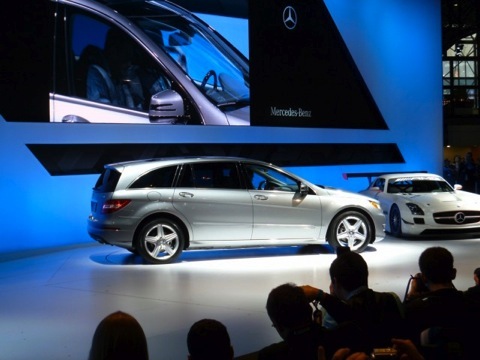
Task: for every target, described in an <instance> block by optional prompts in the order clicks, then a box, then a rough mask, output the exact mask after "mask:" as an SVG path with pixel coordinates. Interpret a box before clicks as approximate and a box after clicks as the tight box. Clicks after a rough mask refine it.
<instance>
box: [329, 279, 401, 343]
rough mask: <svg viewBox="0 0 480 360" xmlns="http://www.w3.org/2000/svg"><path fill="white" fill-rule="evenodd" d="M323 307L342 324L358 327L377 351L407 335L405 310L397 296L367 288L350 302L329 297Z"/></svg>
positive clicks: (350, 299)
mask: <svg viewBox="0 0 480 360" xmlns="http://www.w3.org/2000/svg"><path fill="white" fill-rule="evenodd" d="M321 305H322V306H323V307H324V308H325V310H326V311H327V312H328V314H329V315H330V316H331V317H332V318H333V319H334V320H335V321H336V322H337V323H338V324H341V323H343V322H348V321H352V322H354V323H355V324H357V325H358V326H359V327H360V328H361V329H363V330H364V331H365V333H366V334H368V336H369V337H370V341H371V343H372V344H373V346H374V347H377V348H381V347H390V346H391V345H392V341H391V339H392V338H393V337H402V336H403V334H404V318H403V307H402V304H401V302H400V300H399V298H398V296H396V295H394V294H393V293H389V292H377V291H373V290H372V289H368V288H365V290H363V291H360V292H358V293H357V294H355V295H353V296H352V297H350V298H349V299H348V300H347V301H342V300H340V299H338V298H337V297H335V296H332V295H329V294H325V297H324V299H323V300H322V302H321Z"/></svg>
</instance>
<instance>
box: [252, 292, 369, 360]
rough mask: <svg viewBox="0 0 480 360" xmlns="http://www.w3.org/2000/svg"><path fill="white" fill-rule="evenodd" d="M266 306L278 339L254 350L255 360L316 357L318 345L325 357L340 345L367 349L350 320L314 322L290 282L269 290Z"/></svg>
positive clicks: (305, 301) (307, 305)
mask: <svg viewBox="0 0 480 360" xmlns="http://www.w3.org/2000/svg"><path fill="white" fill-rule="evenodd" d="M266 309H267V314H268V316H269V318H270V320H271V321H272V326H273V327H274V328H275V330H276V331H277V332H278V334H279V335H280V337H281V338H282V341H281V342H278V343H274V344H271V345H268V346H266V347H264V348H263V349H261V350H260V351H258V354H257V358H258V360H298V359H302V360H317V353H318V347H319V346H321V347H322V348H323V349H324V353H325V355H326V356H327V358H328V359H330V358H332V356H333V354H334V353H335V351H337V350H338V349H340V348H349V349H352V350H353V351H354V352H357V351H360V352H366V353H369V352H370V351H371V348H370V347H369V345H368V341H366V337H365V334H364V332H363V331H362V330H361V329H360V328H359V327H358V326H356V325H355V324H354V323H344V324H341V325H339V326H338V327H337V328H335V329H326V328H324V327H323V326H321V325H320V324H318V323H316V322H315V321H314V320H313V316H312V307H311V306H310V303H309V301H308V299H307V297H306V296H305V293H304V292H303V290H302V288H301V287H299V286H297V285H295V284H293V283H285V284H282V285H279V286H277V287H276V288H274V289H272V290H271V291H270V293H269V295H268V298H267V304H266Z"/></svg>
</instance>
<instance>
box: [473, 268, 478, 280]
mask: <svg viewBox="0 0 480 360" xmlns="http://www.w3.org/2000/svg"><path fill="white" fill-rule="evenodd" d="M473 273H474V274H475V275H477V277H478V278H479V279H480V267H478V268H476V269H475V270H474V271H473Z"/></svg>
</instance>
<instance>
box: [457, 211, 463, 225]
mask: <svg viewBox="0 0 480 360" xmlns="http://www.w3.org/2000/svg"><path fill="white" fill-rule="evenodd" d="M464 221H465V214H464V213H462V212H458V213H456V214H455V222H456V223H457V224H462V223H463V222H464Z"/></svg>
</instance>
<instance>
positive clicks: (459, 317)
mask: <svg viewBox="0 0 480 360" xmlns="http://www.w3.org/2000/svg"><path fill="white" fill-rule="evenodd" d="M418 265H419V268H420V272H419V273H418V274H416V275H415V276H414V277H412V278H411V283H410V286H409V288H407V294H406V296H405V300H404V308H405V321H406V331H407V337H408V338H409V339H412V341H413V342H414V343H415V344H416V345H417V346H418V347H420V349H421V351H423V352H424V354H425V356H426V358H427V359H428V358H432V359H433V358H435V359H439V358H440V359H453V358H455V359H457V358H458V359H471V358H474V357H476V356H474V354H475V355H477V356H478V351H477V350H476V346H475V341H476V339H475V337H476V336H474V335H473V332H471V331H470V330H469V329H470V328H473V327H476V326H477V325H478V323H479V320H480V305H479V304H478V303H477V302H475V301H474V300H472V299H471V298H469V297H468V296H466V295H465V294H464V292H463V291H460V290H457V289H456V288H455V286H454V284H453V280H454V279H455V277H456V274H457V270H456V269H455V267H454V259H453V255H452V253H451V252H450V251H449V250H447V249H446V248H444V247H439V246H437V247H429V248H427V249H425V250H424V251H423V252H422V253H421V255H420V257H419V259H418ZM452 344H453V345H454V346H452ZM472 356H473V357H472Z"/></svg>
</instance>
